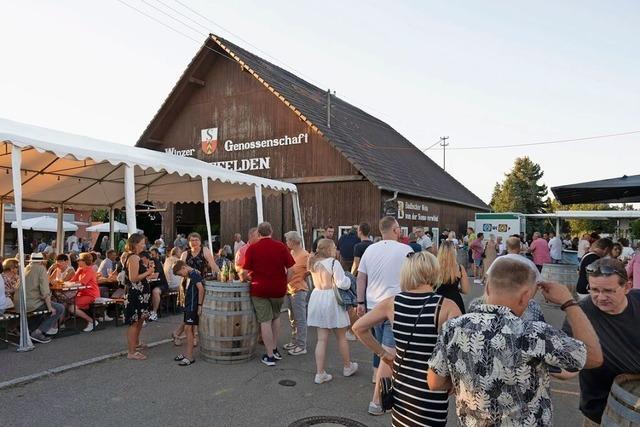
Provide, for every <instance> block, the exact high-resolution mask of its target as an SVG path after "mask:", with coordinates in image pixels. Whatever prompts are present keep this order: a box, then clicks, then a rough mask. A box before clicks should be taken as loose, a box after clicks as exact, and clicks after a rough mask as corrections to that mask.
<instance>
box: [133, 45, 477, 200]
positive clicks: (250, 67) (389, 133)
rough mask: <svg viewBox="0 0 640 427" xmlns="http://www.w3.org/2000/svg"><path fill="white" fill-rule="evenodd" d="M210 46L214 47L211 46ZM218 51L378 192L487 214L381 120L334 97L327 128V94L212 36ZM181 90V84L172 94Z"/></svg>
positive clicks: (450, 177)
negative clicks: (306, 126) (398, 194)
mask: <svg viewBox="0 0 640 427" xmlns="http://www.w3.org/2000/svg"><path fill="white" fill-rule="evenodd" d="M210 41H213V42H214V43H215V44H213V45H212V44H211V43H210ZM216 45H217V46H219V47H220V48H222V50H223V51H225V52H226V53H227V54H228V55H229V56H231V57H232V58H234V59H235V60H236V61H238V62H239V63H240V64H241V65H242V66H243V67H244V69H245V71H248V72H249V73H251V74H252V75H253V76H254V77H255V78H256V79H257V80H258V81H259V82H260V83H261V84H263V85H264V86H265V87H266V88H267V89H268V90H270V91H272V92H273V93H274V95H275V96H277V97H278V98H280V100H281V101H282V102H284V103H285V104H286V105H287V106H288V107H289V108H291V109H292V110H293V111H294V112H295V113H296V114H298V115H299V116H300V118H301V119H302V120H304V121H305V122H307V123H308V124H309V125H311V126H312V127H313V128H314V129H317V130H318V131H319V132H321V133H322V134H323V135H324V136H325V138H326V139H327V140H328V141H329V142H330V143H331V144H332V146H333V147H335V149H337V150H338V151H339V152H340V153H342V155H344V156H345V158H346V159H347V160H348V161H349V162H351V163H352V164H353V165H354V166H355V167H356V168H357V169H358V170H359V171H360V173H362V174H363V175H364V176H365V177H366V178H367V179H368V180H369V181H371V182H372V183H373V184H374V185H376V186H377V187H379V188H380V189H383V190H388V191H392V192H395V191H397V192H399V193H400V194H405V195H410V196H418V197H425V198H431V199H435V200H441V201H446V202H451V203H456V204H460V205H465V206H472V207H476V208H479V209H481V210H488V209H489V207H488V206H487V205H486V204H485V203H484V202H483V201H482V200H481V199H480V198H479V197H477V196H476V195H475V194H473V193H472V192H471V191H469V190H468V189H467V188H466V187H465V186H464V185H462V184H461V183H460V182H458V181H457V180H456V179H455V178H454V177H452V176H451V175H449V174H448V173H447V172H445V171H444V170H443V169H442V168H441V167H440V166H438V165H437V164H436V163H435V162H434V161H433V160H431V159H430V158H429V157H428V156H427V155H425V154H424V153H423V152H422V151H421V150H420V149H418V148H417V147H416V146H414V145H413V144H412V143H411V142H409V141H408V140H407V139H406V138H405V137H403V136H402V135H401V134H400V133H398V132H397V131H395V130H394V129H393V128H392V127H391V126H389V125H388V124H386V123H385V122H383V121H382V120H379V119H377V118H376V117H373V116H372V115H370V114H368V113H366V112H364V111H363V110H361V109H359V108H357V107H355V106H353V105H351V104H349V103H348V102H345V101H343V100H341V99H340V98H338V97H337V96H335V95H331V120H330V123H331V124H330V126H328V124H327V92H326V91H325V90H323V89H321V88H319V87H317V86H315V85H313V84H311V83H309V82H307V81H305V80H304V79H302V78H300V77H298V76H296V75H294V74H292V73H290V72H289V71H287V70H284V69H283V68H281V67H278V66H277V65H274V64H272V63H271V62H269V61H266V60H265V59H262V58H260V57H259V56H257V55H254V54H253V53H251V52H249V51H247V50H245V49H243V48H241V47H239V46H237V45H235V44H233V43H231V42H230V41H228V40H225V39H223V38H221V37H218V36H215V35H213V34H212V35H210V39H209V40H207V43H206V45H205V46H203V48H204V49H201V52H202V51H203V50H205V49H206V48H207V46H211V47H210V48H215V47H216ZM187 75H188V72H185V74H184V75H183V78H185V76H187ZM178 87H180V85H179V84H177V85H176V88H174V92H175V90H176V89H177V88H178ZM172 95H175V94H174V93H172ZM172 95H170V97H171V96H172ZM152 123H153V122H152ZM150 126H151V125H150ZM148 130H149V129H147V131H148ZM145 133H146V132H145ZM143 136H144V134H143ZM140 143H142V138H141V141H139V144H140Z"/></svg>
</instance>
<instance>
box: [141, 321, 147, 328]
mask: <svg viewBox="0 0 640 427" xmlns="http://www.w3.org/2000/svg"><path fill="white" fill-rule="evenodd" d="M142 327H143V328H146V327H147V321H146V320H143V321H142Z"/></svg>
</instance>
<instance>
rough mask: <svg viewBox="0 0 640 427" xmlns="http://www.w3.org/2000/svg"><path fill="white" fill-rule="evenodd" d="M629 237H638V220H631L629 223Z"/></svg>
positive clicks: (639, 237)
mask: <svg viewBox="0 0 640 427" xmlns="http://www.w3.org/2000/svg"><path fill="white" fill-rule="evenodd" d="M629 228H630V230H631V238H633V239H640V220H636V221H633V222H632V223H631V225H630V227H629Z"/></svg>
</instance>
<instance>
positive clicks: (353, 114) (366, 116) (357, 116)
mask: <svg viewBox="0 0 640 427" xmlns="http://www.w3.org/2000/svg"><path fill="white" fill-rule="evenodd" d="M117 1H118V2H120V3H122V4H123V5H125V6H127V7H128V8H130V9H132V10H134V11H136V12H137V13H139V14H141V15H143V16H145V17H147V18H149V19H151V20H153V21H154V22H156V23H158V24H160V25H162V26H164V27H166V28H168V29H170V30H171V31H173V32H175V33H177V34H179V35H181V36H183V37H185V38H187V39H189V40H191V41H193V42H196V43H198V44H200V43H202V42H201V41H200V40H198V39H196V38H194V37H192V36H190V35H188V34H185V33H184V32H182V31H180V30H178V29H176V28H175V27H173V26H171V25H169V24H167V23H165V22H163V21H162V20H160V19H158V18H157V17H155V16H153V15H151V14H149V13H147V12H145V11H143V10H141V9H139V8H137V7H135V6H132V5H131V4H128V3H126V2H125V1H123V0H117ZM140 1H141V2H143V3H145V4H146V5H148V6H150V7H152V8H153V9H155V10H157V11H158V12H160V13H162V14H163V15H165V16H168V17H169V18H171V19H172V20H174V21H176V22H178V23H180V24H182V25H184V26H185V27H187V28H189V29H191V30H192V31H195V32H198V33H199V32H200V31H199V30H197V29H195V28H194V27H193V26H191V25H189V24H187V23H185V22H184V21H181V20H180V19H178V18H176V17H174V16H171V15H170V14H168V13H167V12H166V11H163V10H162V9H160V8H158V7H157V6H154V5H152V4H150V3H149V2H148V1H146V0H140ZM156 1H158V2H159V3H161V4H163V5H165V6H166V7H167V8H169V9H171V10H173V11H175V9H174V8H172V7H171V6H169V5H167V4H166V3H164V2H162V1H161V0H156ZM185 7H187V6H185ZM187 8H188V7H187ZM188 9H189V10H191V9H190V8H188ZM176 13H178V14H179V15H181V16H184V17H185V18H187V19H189V20H190V21H192V22H194V23H196V24H197V25H199V26H201V27H202V28H205V29H206V30H207V31H209V30H208V29H207V27H205V26H204V25H202V24H200V23H198V22H197V21H195V20H193V19H191V18H189V17H187V16H186V15H184V14H182V13H180V12H177V11H176ZM194 13H197V12H194ZM199 16H200V15H199ZM202 16H204V15H202ZM205 19H208V18H206V17H205ZM220 28H222V29H224V28H223V27H220ZM225 31H227V30H225ZM231 34H233V33H231ZM236 37H238V38H239V39H241V38H240V37H239V36H236ZM241 40H243V41H244V39H241ZM203 47H204V48H206V49H208V50H210V51H211V52H213V53H215V54H216V55H218V56H221V57H223V58H224V59H226V60H229V61H231V62H233V63H234V64H235V63H237V62H236V60H235V59H234V58H231V57H229V56H227V55H224V54H222V53H220V52H218V51H217V50H215V49H212V48H210V47H209V46H207V45H206V44H205V45H203ZM257 49H258V50H260V49H259V48H257ZM261 51H262V50H261ZM267 55H268V56H271V55H269V54H267ZM276 59H277V58H276ZM333 96H335V95H333ZM345 102H346V101H345ZM365 107H366V106H365ZM332 111H338V109H332ZM340 115H342V116H347V117H351V118H354V119H359V120H365V121H367V123H366V124H367V125H373V126H377V127H379V128H381V129H384V130H391V129H392V127H391V126H390V125H388V124H387V123H385V122H382V121H381V120H380V119H377V118H376V117H375V116H373V115H370V114H368V113H366V112H364V111H363V113H362V114H361V113H359V112H356V111H349V112H347V111H344V110H340ZM334 117H335V118H336V119H337V118H338V117H337V116H335V115H334ZM372 119H375V120H378V121H381V123H382V124H380V123H376V122H373V121H372ZM372 147H374V148H375V146H372Z"/></svg>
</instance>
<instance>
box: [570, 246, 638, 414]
mask: <svg viewBox="0 0 640 427" xmlns="http://www.w3.org/2000/svg"><path fill="white" fill-rule="evenodd" d="M585 270H586V273H587V278H588V281H589V290H590V295H589V296H590V297H589V298H587V299H584V300H582V301H580V307H582V310H583V311H584V312H585V314H586V315H587V317H588V319H589V320H590V321H591V324H592V325H593V328H594V330H595V331H596V334H597V335H598V338H599V339H600V345H601V346H602V353H603V357H604V363H603V364H602V366H600V367H598V368H593V369H584V370H582V371H580V410H581V411H582V413H583V414H584V416H585V417H586V419H585V424H584V425H585V426H595V425H600V421H601V418H602V413H603V412H604V409H605V407H606V406H607V396H608V395H609V391H610V390H611V385H612V384H613V379H614V378H615V377H616V376H617V375H620V374H639V373H640V356H639V355H640V327H638V326H639V325H640V290H637V289H631V282H630V281H629V278H628V276H627V272H626V271H625V269H624V266H623V264H622V263H621V262H620V261H618V260H616V259H610V258H603V259H599V260H597V261H595V262H593V263H591V264H589V265H588V266H586V268H585ZM562 329H563V330H564V331H565V332H567V334H569V335H571V334H572V330H571V327H570V326H569V324H568V323H567V322H566V321H565V324H564V326H563V328H562Z"/></svg>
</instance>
